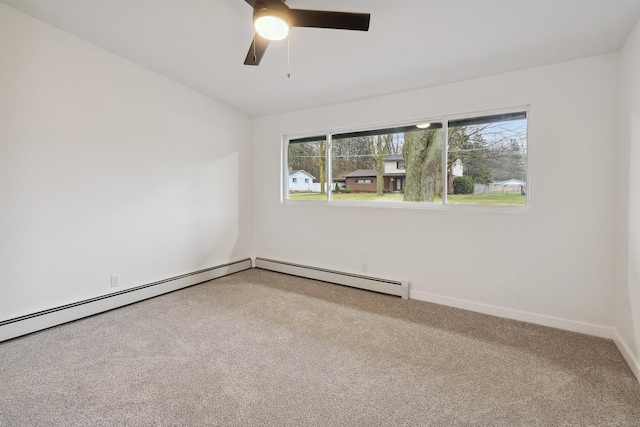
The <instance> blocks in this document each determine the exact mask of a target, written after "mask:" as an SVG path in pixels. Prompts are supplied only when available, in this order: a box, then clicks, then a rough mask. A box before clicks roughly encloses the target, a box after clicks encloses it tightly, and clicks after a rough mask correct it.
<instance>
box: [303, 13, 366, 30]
mask: <svg viewBox="0 0 640 427" xmlns="http://www.w3.org/2000/svg"><path fill="white" fill-rule="evenodd" d="M291 15H292V16H293V26H294V27H312V28H333V29H337V30H356V31H369V21H370V19H371V14H369V13H350V12H326V11H323V10H304V9H291Z"/></svg>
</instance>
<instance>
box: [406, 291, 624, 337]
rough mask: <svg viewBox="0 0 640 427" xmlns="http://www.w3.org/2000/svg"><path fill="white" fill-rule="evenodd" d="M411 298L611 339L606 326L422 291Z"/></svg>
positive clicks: (610, 331) (610, 332)
mask: <svg viewBox="0 0 640 427" xmlns="http://www.w3.org/2000/svg"><path fill="white" fill-rule="evenodd" d="M411 298H413V299H417V300H420V301H426V302H432V303H435V304H441V305H447V306H450V307H456V308H462V309H464V310H470V311H475V312H478V313H483V314H490V315H492V316H498V317H504V318H507V319H512V320H519V321H521V322H527V323H533V324H536V325H542V326H549V327H551V328H556V329H563V330H565V331H571V332H578V333H581V334H586V335H593V336H596V337H600V338H607V339H611V338H612V337H613V331H612V329H611V328H608V327H606V326H599V325H593V324H590V323H583V322H576V321H573V320H566V319H559V318H557V317H551V316H545V315H541V314H535V313H529V312H526V311H520V310H513V309H510V308H504V307H498V306H494V305H488V304H482V303H477V302H472V301H467V300H461V299H457V298H451V297H445V296H442V295H436V294H431V293H428V292H422V291H413V290H412V291H411Z"/></svg>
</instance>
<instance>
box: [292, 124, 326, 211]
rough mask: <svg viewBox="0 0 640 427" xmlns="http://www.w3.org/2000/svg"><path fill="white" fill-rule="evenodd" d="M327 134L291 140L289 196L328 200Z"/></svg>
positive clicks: (299, 198)
mask: <svg viewBox="0 0 640 427" xmlns="http://www.w3.org/2000/svg"><path fill="white" fill-rule="evenodd" d="M326 154H327V141H326V137H325V136H318V137H313V138H304V139H297V140H290V141H289V144H288V157H287V158H288V162H289V164H288V170H289V182H288V190H289V191H288V198H289V199H293V200H326V199H327V192H326V190H327V188H326V184H325V183H326V177H325V175H326V170H327V168H326Z"/></svg>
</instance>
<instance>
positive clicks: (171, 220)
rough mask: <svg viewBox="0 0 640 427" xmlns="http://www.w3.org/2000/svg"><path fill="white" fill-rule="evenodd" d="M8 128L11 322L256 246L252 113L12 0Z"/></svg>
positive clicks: (5, 97) (5, 234) (5, 214)
mask: <svg viewBox="0 0 640 427" xmlns="http://www.w3.org/2000/svg"><path fill="white" fill-rule="evenodd" d="M0 126H1V127H0V320H6V319H9V318H13V317H16V316H20V315H24V314H29V313H32V312H35V311H38V310H42V309H47V308H51V307H55V306H59V305H61V304H66V303H70V302H74V301H78V300H82V299H84V298H89V297H94V296H98V295H102V294H106V293H109V292H112V291H114V290H120V289H125V288H127V287H131V286H136V285H142V284H146V283H150V282H153V281H157V280H161V279H166V278H169V277H174V276H177V275H180V274H185V273H190V272H193V271H196V270H199V269H203V268H207V267H212V266H215V265H218V264H221V263H225V262H229V261H233V260H237V259H240V258H242V257H246V256H247V255H248V253H249V252H250V250H251V243H252V242H251V226H252V222H251V194H250V193H251V191H250V190H251V178H250V176H251V168H250V154H249V150H250V131H249V130H248V129H249V127H250V120H249V119H248V117H246V116H244V115H242V114H240V113H238V112H236V111H234V110H232V109H230V108H228V107H225V106H223V105H221V104H219V103H217V102H215V101H212V100H211V99H209V98H207V97H204V96H202V95H200V94H197V93H195V92H193V91H191V90H189V89H186V88H184V87H182V86H179V85H177V84H176V83H173V82H171V81H169V80H167V79H165V78H163V77H160V76H158V75H157V74H154V73H152V72H150V71H148V70H146V69H143V68H141V67H139V66H137V65H134V64H132V63H130V62H128V61H125V60H124V59H122V58H119V57H117V56H115V55H112V54H110V53H108V52H106V51H103V50H101V49H99V48H97V47H95V46H93V45H90V44H88V43H86V42H84V41H82V40H80V39H78V38H75V37H73V36H71V35H69V34H67V33H64V32H62V31H59V30H57V29H54V28H52V27H50V26H48V25H46V24H44V23H42V22H40V21H37V20H35V19H33V18H30V17H28V16H26V15H24V14H22V13H19V12H17V11H15V10H13V9H11V8H9V7H7V6H4V5H1V4H0ZM111 274H121V279H122V285H121V286H120V287H119V288H117V289H114V288H111V287H110V275H111Z"/></svg>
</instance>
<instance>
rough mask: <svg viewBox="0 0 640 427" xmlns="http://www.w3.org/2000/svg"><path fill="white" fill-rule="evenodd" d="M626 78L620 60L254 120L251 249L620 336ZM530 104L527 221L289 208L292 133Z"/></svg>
mask: <svg viewBox="0 0 640 427" xmlns="http://www.w3.org/2000/svg"><path fill="white" fill-rule="evenodd" d="M617 73H618V56H617V55H616V54H614V55H607V56H600V57H594V58H589V59H584V60H579V61H573V62H568V63H561V64H556V65H551V66H546V67H542V68H536V69H529V70H524V71H519V72H514V73H509V74H504V75H497V76H491V77H487V78H482V79H477V80H472V81H465V82H461V83H456V84H450V85H445V86H439V87H433V88H427V89H423V90H416V91H411V92H406V93H399V94H394V95H390V96H385V97H380V98H374V99H368V100H363V101H359V102H350V103H345V104H339V105H331V106H326V107H322V108H315V109H310V110H304V111H296V112H291V113H286V114H279V115H274V116H268V117H262V118H257V119H254V137H253V152H252V154H253V159H254V181H253V185H254V209H255V212H259V213H260V214H259V215H255V216H254V239H255V244H254V250H255V252H256V253H257V254H258V255H260V256H263V257H267V258H273V259H278V260H284V261H292V262H297V263H301V264H308V265H314V266H319V267H326V268H331V269H336V270H342V271H347V272H355V273H358V272H360V265H361V263H365V262H366V263H367V264H368V274H370V275H372V276H381V277H387V278H391V279H399V280H409V281H410V282H411V297H412V298H418V299H424V300H432V301H437V302H441V303H445V304H451V305H457V306H461V307H467V308H471V309H476V310H479V311H486V312H491V313H495V314H499V315H503V316H506V317H514V318H520V319H523V320H530V321H534V322H538V323H542V324H550V325H553V326H559V327H563V328H566V329H573V330H578V331H581V332H586V333H592V334H595V335H601V336H611V326H612V325H613V311H612V308H613V287H612V284H611V282H612V277H613V275H614V270H613V265H614V259H613V258H614V257H613V251H614V225H613V224H614V219H615V212H616V208H615V203H616V200H617V198H616V191H617V190H616V189H617V184H618V183H617V181H616V178H615V177H616V174H617V159H618V158H617V150H616V141H617V125H618V117H617V110H618V88H617V75H618V74H617ZM526 104H530V105H531V110H530V117H529V127H530V134H529V136H530V139H529V148H530V164H529V167H530V172H531V175H530V179H529V182H528V184H529V185H528V187H529V188H528V191H529V195H530V198H531V208H530V210H529V212H527V213H523V214H517V213H499V212H487V211H484V212H482V211H478V210H426V209H425V210H420V209H393V208H384V207H377V208H361V207H344V206H321V205H292V204H284V205H283V204H280V201H279V194H280V189H279V188H280V187H279V186H280V176H281V169H280V163H281V161H280V158H281V153H280V149H281V148H280V145H281V143H280V141H281V136H282V135H283V134H295V133H299V132H310V131H321V130H325V129H333V128H344V127H349V126H362V125H366V124H373V125H378V124H380V123H383V124H384V123H389V122H392V121H401V120H409V119H416V120H417V119H420V118H430V117H434V116H435V117H437V116H438V115H441V114H459V113H467V112H480V111H483V110H491V109H497V108H503V107H511V106H520V105H526ZM558 182H575V183H576V185H572V186H558V185H557V183H558ZM294 231H295V232H294ZM381 248H404V251H403V253H390V252H389V251H387V250H381Z"/></svg>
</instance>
